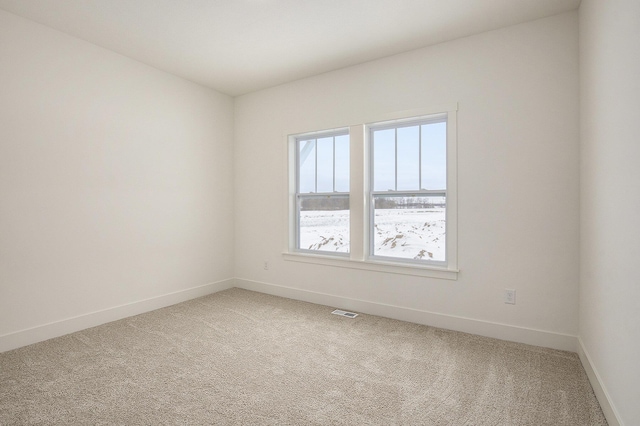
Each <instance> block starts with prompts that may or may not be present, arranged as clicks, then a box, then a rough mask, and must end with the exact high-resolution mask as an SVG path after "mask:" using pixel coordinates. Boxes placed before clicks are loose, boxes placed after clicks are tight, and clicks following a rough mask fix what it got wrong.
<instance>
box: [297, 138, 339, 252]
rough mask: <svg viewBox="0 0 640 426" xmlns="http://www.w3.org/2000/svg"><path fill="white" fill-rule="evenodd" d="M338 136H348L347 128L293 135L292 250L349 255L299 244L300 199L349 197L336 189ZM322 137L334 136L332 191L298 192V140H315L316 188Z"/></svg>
mask: <svg viewBox="0 0 640 426" xmlns="http://www.w3.org/2000/svg"><path fill="white" fill-rule="evenodd" d="M338 136H349V129H348V128H344V129H339V130H329V131H324V132H313V133H306V134H301V135H295V136H294V144H295V147H294V149H295V154H294V156H295V173H296V175H295V230H294V234H295V235H294V237H295V239H294V241H295V244H294V245H293V247H292V250H293V251H295V252H298V253H307V254H321V255H324V256H338V257H347V258H348V257H349V253H348V252H347V253H345V252H331V251H326V250H310V249H305V248H302V247H301V246H300V205H301V202H302V199H309V198H323V197H335V198H346V199H349V197H350V192H341V191H336V190H335V189H336V158H335V155H336V154H335V152H336V150H335V138H336V137H338ZM323 138H334V140H333V144H334V145H333V191H332V192H300V168H299V166H300V148H299V145H300V142H303V141H309V140H315V143H316V145H315V155H316V165H315V175H316V176H315V185H316V189H317V186H318V162H317V156H318V145H317V143H318V139H323Z"/></svg>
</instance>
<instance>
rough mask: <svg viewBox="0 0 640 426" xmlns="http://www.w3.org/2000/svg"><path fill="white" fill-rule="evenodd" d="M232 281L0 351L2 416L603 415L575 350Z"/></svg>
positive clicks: (93, 420) (215, 420)
mask: <svg viewBox="0 0 640 426" xmlns="http://www.w3.org/2000/svg"><path fill="white" fill-rule="evenodd" d="M331 311H332V308H329V307H326V306H320V305H314V304H310V303H304V302H298V301H293V300H289V299H284V298H279V297H274V296H269V295H265V294H261V293H254V292H250V291H246V290H241V289H231V290H226V291H223V292H220V293H216V294H213V295H210V296H205V297H202V298H199V299H195V300H192V301H189V302H185V303H182V304H179V305H175V306H171V307H168V308H164V309H160V310H157V311H154V312H150V313H147V314H143V315H139V316H135V317H131V318H127V319H124V320H120V321H116V322H112V323H109V324H105V325H102V326H99V327H95V328H91V329H88V330H84V331H80V332H77V333H73V334H70V335H67V336H63V337H59V338H56V339H52V340H49V341H46V342H42V343H38V344H35V345H31V346H27V347H24V348H20V349H16V350H13V351H9V352H5V353H2V354H0V424H2V425H14V424H19V425H20V424H91V425H96V424H122V425H138V424H144V425H159V424H216V425H227V424H229V425H263V424H273V425H275V424H278V425H283V424H287V425H324V424H332V425H334V424H335V425H367V424H375V425H394V424H396V425H581V426H582V425H603V424H606V421H605V420H604V417H603V415H602V412H601V410H600V407H599V405H598V402H597V400H596V399H595V396H594V395H593V391H592V389H591V387H590V385H589V382H588V380H587V377H586V374H585V372H584V370H583V369H582V366H581V365H580V361H579V359H578V357H577V355H576V354H574V353H569V352H562V351H557V350H551V349H543V348H538V347H534V346H527V345H522V344H517V343H509V342H504V341H500V340H494V339H489V338H484V337H478V336H474V335H469V334H464V333H458V332H452V331H446V330H441V329H436V328H432V327H426V326H421V325H416V324H411V323H406V322H401V321H395V320H390V319H385V318H380V317H375V316H369V315H360V316H358V317H357V318H355V319H349V318H343V317H339V316H336V315H331V314H330V313H331Z"/></svg>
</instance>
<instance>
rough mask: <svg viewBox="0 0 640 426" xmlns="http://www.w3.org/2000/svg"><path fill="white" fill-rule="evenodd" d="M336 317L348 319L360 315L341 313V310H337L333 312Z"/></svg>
mask: <svg viewBox="0 0 640 426" xmlns="http://www.w3.org/2000/svg"><path fill="white" fill-rule="evenodd" d="M331 313H332V314H334V315H340V316H343V317H347V318H355V317H357V316H358V314H356V313H354V312H347V311H341V310H340V309H336V310H335V311H333V312H331Z"/></svg>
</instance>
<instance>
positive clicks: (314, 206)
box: [300, 196, 446, 211]
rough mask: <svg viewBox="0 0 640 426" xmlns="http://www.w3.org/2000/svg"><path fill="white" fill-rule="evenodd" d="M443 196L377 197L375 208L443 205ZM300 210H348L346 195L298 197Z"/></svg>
mask: <svg viewBox="0 0 640 426" xmlns="http://www.w3.org/2000/svg"><path fill="white" fill-rule="evenodd" d="M445 205H446V201H445V198H444V197H378V198H376V208H377V209H420V208H434V207H445ZM300 210H302V211H306V210H315V211H318V210H319V211H330V210H349V198H347V197H331V196H327V197H308V198H306V197H305V198H301V199H300Z"/></svg>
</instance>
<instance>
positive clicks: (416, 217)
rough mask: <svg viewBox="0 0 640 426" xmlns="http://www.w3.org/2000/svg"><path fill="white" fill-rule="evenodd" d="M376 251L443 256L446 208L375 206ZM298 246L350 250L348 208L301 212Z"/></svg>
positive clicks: (415, 256)
mask: <svg viewBox="0 0 640 426" xmlns="http://www.w3.org/2000/svg"><path fill="white" fill-rule="evenodd" d="M374 229H375V235H374V240H375V253H374V254H375V255H377V256H389V257H398V258H403V259H426V260H441V261H443V260H445V248H446V247H445V208H444V207H436V208H413V209H397V208H396V209H376V212H375V225H374ZM300 248H302V249H307V250H320V251H329V252H342V253H347V252H348V251H349V211H348V210H333V211H302V212H300Z"/></svg>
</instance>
